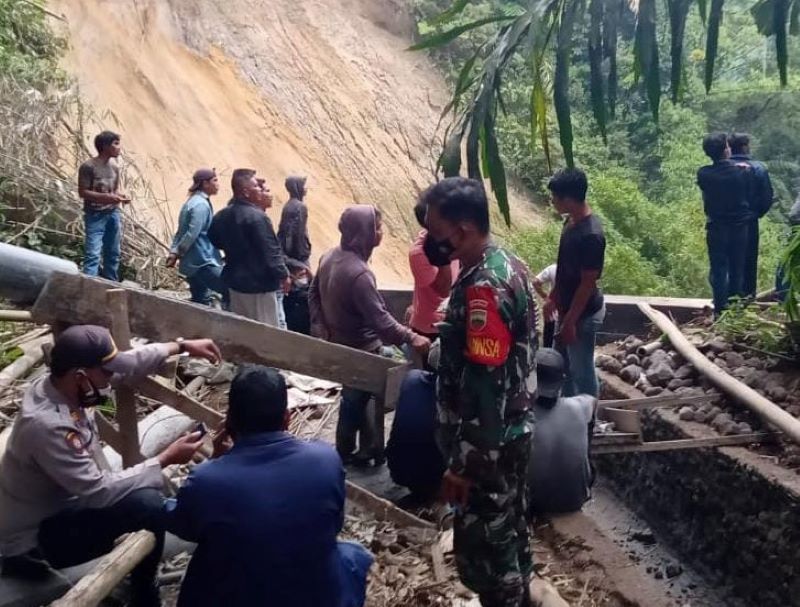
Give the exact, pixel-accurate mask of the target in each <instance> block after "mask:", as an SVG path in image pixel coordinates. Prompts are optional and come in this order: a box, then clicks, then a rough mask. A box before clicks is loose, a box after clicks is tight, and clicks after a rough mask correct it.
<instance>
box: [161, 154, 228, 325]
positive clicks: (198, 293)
mask: <svg viewBox="0 0 800 607" xmlns="http://www.w3.org/2000/svg"><path fill="white" fill-rule="evenodd" d="M217 192H219V179H218V178H217V174H216V173H215V172H214V169H198V170H197V171H195V173H194V176H193V177H192V187H190V188H189V199H188V200H187V201H186V202H184V203H183V207H181V212H180V215H179V216H178V231H177V233H176V234H175V238H173V240H172V246H171V247H170V253H169V257H167V267H169V268H174V267H175V264H176V263H177V261H178V260H180V265H179V266H178V269H179V270H180V272H181V274H183V275H184V276H185V277H186V281H187V282H188V283H189V290H190V291H191V293H192V301H193V302H195V303H199V304H204V305H206V306H210V305H211V291H216V292H217V293H219V294H220V295H221V296H222V305H223V307H224V308H225V309H227V308H228V287H226V286H225V283H224V282H223V281H222V258H221V257H220V255H219V251H217V249H216V248H215V247H214V245H213V244H211V241H210V240H209V238H208V230H209V228H210V227H211V221H212V219H213V217H214V207H213V206H211V197H212V196H214V195H215V194H216V193H217Z"/></svg>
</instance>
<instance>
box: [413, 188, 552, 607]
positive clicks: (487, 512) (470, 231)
mask: <svg viewBox="0 0 800 607" xmlns="http://www.w3.org/2000/svg"><path fill="white" fill-rule="evenodd" d="M423 200H424V202H425V203H426V204H427V217H426V222H427V227H428V231H429V239H430V240H429V242H428V243H427V246H426V251H428V255H429V258H430V259H431V262H432V263H434V265H438V264H443V263H447V262H449V260H451V259H458V260H459V261H460V262H461V267H462V271H461V274H460V275H459V277H458V280H457V281H456V283H455V285H453V290H452V293H451V296H450V304H449V307H448V309H447V314H446V317H445V321H444V322H443V323H442V324H441V325H440V327H439V332H440V336H441V359H440V363H439V380H438V381H439V383H438V433H437V440H438V442H439V446H440V448H441V449H442V451H443V453H444V454H445V457H446V459H447V465H448V468H447V471H446V472H445V476H444V482H443V488H442V491H443V495H444V498H445V499H446V500H447V501H448V502H450V503H451V504H453V505H454V506H455V507H456V517H455V523H454V532H455V555H456V565H457V567H458V572H459V575H460V577H461V581H462V582H463V583H464V585H466V586H467V587H468V588H470V589H472V590H474V591H475V592H477V593H478V595H479V596H480V601H481V605H483V606H484V607H519V606H521V605H528V604H529V601H530V598H529V594H528V583H529V581H530V575H531V570H532V558H531V551H530V543H529V537H528V523H527V520H526V512H527V496H528V487H527V483H528V481H527V478H528V462H529V457H530V449H531V437H532V432H533V426H532V422H531V417H530V415H529V412H528V408H529V406H530V403H531V402H532V399H533V398H534V393H535V391H536V368H535V362H534V356H535V353H536V347H537V336H536V305H535V303H534V297H533V293H534V291H533V286H532V284H531V281H530V278H529V274H528V269H527V267H526V266H525V264H523V263H522V262H521V261H520V260H519V259H517V258H516V257H514V256H513V255H511V254H510V253H508V252H507V251H505V250H503V249H502V248H500V247H497V246H496V245H494V244H492V242H491V239H490V236H489V208H488V202H487V200H486V194H485V191H484V189H483V186H482V184H481V183H480V182H478V181H475V180H471V179H464V178H460V177H454V178H449V179H445V180H443V181H441V182H439V183H438V184H436V185H435V186H433V187H432V188H430V189H429V190H428V191H426V192H425V194H424V195H423Z"/></svg>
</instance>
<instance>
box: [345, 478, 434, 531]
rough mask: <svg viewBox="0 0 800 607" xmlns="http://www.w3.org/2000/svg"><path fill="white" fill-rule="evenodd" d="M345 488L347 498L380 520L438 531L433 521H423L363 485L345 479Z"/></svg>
mask: <svg viewBox="0 0 800 607" xmlns="http://www.w3.org/2000/svg"><path fill="white" fill-rule="evenodd" d="M345 490H346V491H347V499H349V500H350V501H351V502H353V503H354V504H357V505H359V506H361V507H362V508H364V509H365V510H368V511H369V512H370V513H372V514H373V515H374V516H375V518H376V519H378V520H379V521H391V522H393V523H397V524H398V525H401V526H403V527H419V528H421V529H430V530H431V531H432V532H433V534H435V533H436V525H434V524H433V523H429V522H428V521H423V520H422V519H421V518H418V517H416V516H414V515H413V514H411V513H410V512H406V511H405V510H402V509H401V508H398V507H397V506H395V505H394V504H393V503H392V502H390V501H388V500H385V499H383V498H381V497H378V496H377V495H375V494H374V493H371V492H370V491H367V490H366V489H364V488H363V487H359V486H358V485H356V484H355V483H352V482H351V481H348V480H346V481H345ZM431 537H433V536H431Z"/></svg>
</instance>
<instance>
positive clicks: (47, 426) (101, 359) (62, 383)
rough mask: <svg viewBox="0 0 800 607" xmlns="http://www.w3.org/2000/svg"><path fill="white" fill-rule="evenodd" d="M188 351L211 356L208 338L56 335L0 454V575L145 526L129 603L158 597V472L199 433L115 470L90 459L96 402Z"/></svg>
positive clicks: (26, 573) (60, 563)
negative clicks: (125, 347)
mask: <svg viewBox="0 0 800 607" xmlns="http://www.w3.org/2000/svg"><path fill="white" fill-rule="evenodd" d="M182 352H186V353H188V354H190V355H191V356H197V357H201V358H205V359H207V360H209V361H210V362H212V363H217V362H219V360H220V352H219V349H218V348H217V346H216V345H215V344H214V342H213V341H211V340H210V339H192V340H182V339H177V340H176V341H174V342H171V343H161V344H149V345H146V346H142V347H140V348H135V349H133V350H129V351H127V352H119V351H118V350H117V347H116V345H115V344H114V340H113V339H112V337H111V334H110V333H109V332H108V329H106V328H105V327H98V326H93V325H75V326H72V327H70V328H68V329H66V330H65V331H63V332H62V333H61V334H60V335H59V336H58V337H57V338H56V340H55V344H54V345H53V350H52V352H51V363H50V373H49V374H48V375H45V376H43V377H41V378H39V379H37V380H34V382H33V383H32V384H31V386H30V388H28V390H27V392H26V393H25V396H24V397H23V401H22V407H21V409H20V411H19V413H18V414H17V418H16V420H15V421H14V426H13V427H12V429H11V435H10V437H9V439H8V445H7V448H6V451H5V453H4V455H3V458H2V460H0V552H2V554H3V568H2V574H3V575H4V576H10V577H22V578H27V579H34V580H37V579H42V578H44V577H46V576H48V575H50V574H51V573H52V572H51V570H50V566H53V567H57V568H63V567H69V566H72V565H77V564H79V563H83V562H86V561H89V560H91V559H93V558H96V557H98V556H101V555H103V554H105V553H107V552H109V551H110V550H111V549H112V548H113V547H114V541H115V540H116V539H117V538H118V537H119V536H120V535H122V534H123V533H128V532H131V531H138V530H140V529H148V530H150V531H152V532H153V533H154V534H155V536H156V546H155V548H154V549H153V551H152V552H151V553H150V554H149V555H148V556H147V557H146V558H145V559H144V560H143V561H142V562H141V563H140V564H139V565H137V567H136V568H135V569H134V570H133V572H132V574H131V582H132V583H131V587H132V591H133V603H132V604H133V605H134V606H135V607H153V606H156V605H160V601H159V593H158V586H157V585H156V581H155V576H156V572H157V568H158V562H159V560H160V559H161V552H162V550H163V546H164V528H163V522H162V506H163V500H164V497H163V494H162V488H163V480H162V475H161V470H162V469H163V468H166V467H167V466H169V465H172V464H184V463H187V462H188V461H189V460H190V459H191V458H192V455H194V452H195V451H196V450H197V449H198V448H199V447H200V439H201V436H200V434H198V433H197V432H194V433H191V434H188V435H186V436H184V437H182V438H180V439H178V440H177V441H175V442H174V443H173V444H171V445H170V446H169V447H167V448H166V449H165V450H164V451H163V452H161V453H160V454H159V455H158V456H157V457H152V458H150V459H147V460H145V461H144V462H142V463H139V464H136V465H135V466H132V467H130V468H127V469H125V470H122V471H119V472H111V471H107V470H104V469H103V468H101V467H100V466H99V465H98V463H97V462H98V461H101V459H100V458H101V457H102V445H101V444H100V440H99V438H98V430H97V423H96V422H95V419H94V410H95V407H97V406H98V405H102V404H106V403H107V402H108V401H109V400H111V398H112V396H111V395H112V387H113V386H114V385H116V384H118V383H124V382H129V381H136V379H137V378H142V377H144V376H146V375H150V374H152V373H155V372H156V371H157V370H158V369H159V368H160V367H161V365H162V364H163V362H164V361H165V359H166V358H167V357H169V356H172V355H175V354H179V353H182Z"/></svg>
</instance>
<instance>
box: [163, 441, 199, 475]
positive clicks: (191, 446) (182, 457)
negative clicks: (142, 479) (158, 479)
mask: <svg viewBox="0 0 800 607" xmlns="http://www.w3.org/2000/svg"><path fill="white" fill-rule="evenodd" d="M202 444H203V438H202V435H201V434H200V433H199V432H192V433H191V434H187V435H185V436H181V437H180V438H179V439H178V440H176V441H175V442H174V443H172V444H171V445H170V446H169V447H167V448H166V449H164V450H163V451H162V452H161V453H160V454H159V455H158V463H159V464H161V467H162V468H166V467H167V466H171V465H172V464H186V463H188V462H189V461H190V460H191V459H192V456H193V455H194V454H195V451H197V450H198V449H199V448H200V447H201V445H202Z"/></svg>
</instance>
